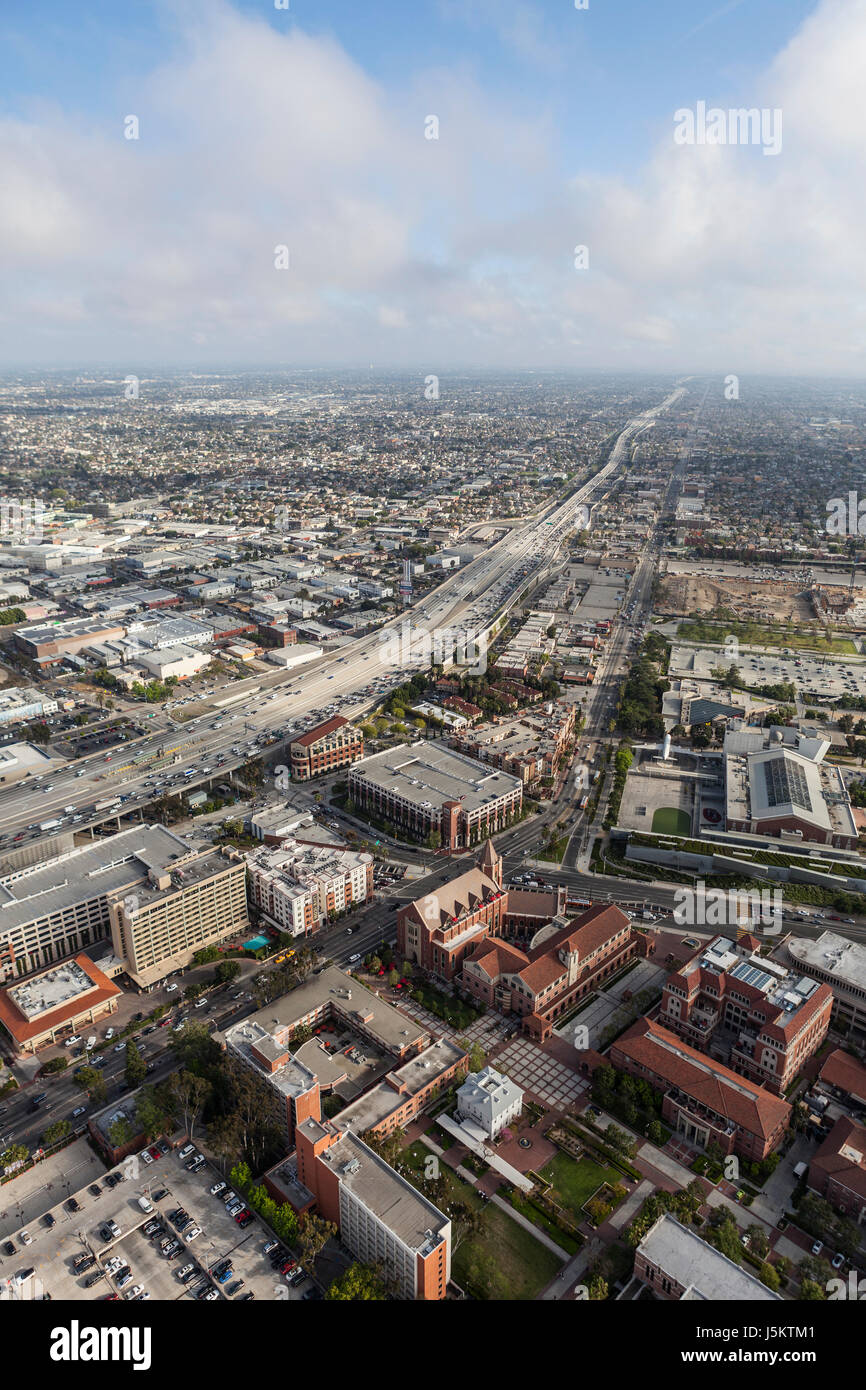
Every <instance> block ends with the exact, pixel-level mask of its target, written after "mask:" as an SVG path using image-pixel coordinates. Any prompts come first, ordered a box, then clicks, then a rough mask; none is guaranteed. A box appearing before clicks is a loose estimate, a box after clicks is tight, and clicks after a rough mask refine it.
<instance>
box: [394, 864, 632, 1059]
mask: <svg viewBox="0 0 866 1390" xmlns="http://www.w3.org/2000/svg"><path fill="white" fill-rule="evenodd" d="M564 906H565V890H564V889H562V888H559V889H556V888H554V889H549V890H541V891H539V890H533V889H529V888H503V886H502V860H501V859H500V857H499V855H498V853H497V852H496V850H495V849H494V847H493V845H492V844H491V842H490V841H489V840H488V841H487V842H486V844H485V845H484V850H483V852H482V854H481V856H480V858H479V861H478V867H477V868H475V869H470V870H469V871H468V872H467V873H465V874H461V875H460V877H459V878H456V879H453V880H452V882H451V883H446V884H443V885H442V887H441V888H438V889H437V890H436V892H435V893H430V894H428V895H427V896H426V897H424V898H419V899H417V900H416V901H415V902H413V903H410V904H409V905H408V906H407V907H405V908H403V909H402V911H401V912H400V914H399V916H398V918H397V949H398V952H399V953H400V955H401V957H402V958H403V959H405V960H411V961H413V962H415V963H417V964H418V965H420V966H421V967H422V968H423V969H424V970H426V971H427V972H428V974H431V975H434V976H439V977H440V978H441V979H443V980H446V981H452V980H454V981H459V983H460V984H461V985H462V986H463V988H464V989H465V990H466V991H467V992H468V993H470V994H471V995H472V996H473V997H474V998H475V999H477V1000H479V1001H480V1002H482V1003H484V1004H486V1005H488V1006H489V1007H492V1008H496V1009H499V1010H501V1011H502V1012H503V1013H510V1014H516V1015H518V1016H519V1017H520V1018H522V1019H523V1027H524V1029H525V1031H527V1032H529V1033H531V1034H532V1035H533V1036H535V1037H539V1038H541V1039H542V1040H543V1039H544V1038H546V1037H548V1036H549V1034H550V1032H551V1031H552V1028H553V1024H554V1022H555V1021H556V1019H557V1018H560V1017H561V1016H562V1015H563V1013H564V1012H565V1011H566V1010H567V1009H569V1008H570V1007H572V1006H573V1005H574V1003H575V1002H576V1001H577V1000H579V999H581V998H583V997H584V995H585V994H587V993H588V992H589V991H590V990H591V989H593V988H595V987H597V985H598V983H599V981H601V980H604V979H607V978H609V977H610V976H611V975H612V974H613V973H614V972H615V971H616V970H618V969H620V968H621V967H622V966H623V965H624V964H625V963H626V962H627V961H629V960H630V959H631V958H632V957H633V956H635V955H637V954H648V953H649V952H650V950H651V949H652V938H649V937H645V936H643V935H642V934H641V933H639V932H637V931H635V929H634V928H633V927H632V925H631V922H630V921H629V919H628V917H626V915H625V913H623V912H621V911H620V909H619V908H618V907H612V906H611V907H609V906H605V905H598V906H596V907H590V909H589V910H588V911H587V912H584V913H582V914H581V915H580V916H579V917H577V918H576V919H575V920H574V921H572V922H568V921H567V920H566V919H565V917H564V916H562V913H563V909H564Z"/></svg>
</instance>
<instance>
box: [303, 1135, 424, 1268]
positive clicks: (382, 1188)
mask: <svg viewBox="0 0 866 1390" xmlns="http://www.w3.org/2000/svg"><path fill="white" fill-rule="evenodd" d="M322 1161H323V1162H325V1163H327V1164H328V1166H329V1167H330V1168H332V1169H333V1170H334V1172H335V1173H337V1174H339V1177H340V1181H341V1183H343V1184H345V1186H346V1187H347V1188H348V1189H349V1191H350V1192H351V1193H353V1195H354V1196H355V1197H357V1199H358V1201H360V1202H362V1203H363V1204H364V1206H365V1207H366V1208H367V1209H368V1210H369V1211H371V1212H373V1213H374V1215H375V1216H378V1217H379V1218H380V1220H382V1221H383V1222H384V1223H385V1224H386V1225H387V1226H388V1228H389V1229H390V1230H391V1231H393V1232H394V1235H395V1236H396V1237H397V1239H398V1240H401V1241H402V1242H403V1244H404V1245H406V1246H408V1247H409V1249H410V1250H413V1251H423V1252H424V1253H426V1252H427V1251H429V1250H432V1249H434V1248H435V1246H436V1244H437V1243H438V1241H439V1240H440V1239H442V1238H443V1237H444V1236H445V1235H447V1233H448V1232H449V1231H450V1228H451V1223H450V1221H449V1220H448V1218H447V1217H446V1216H443V1214H442V1212H441V1211H439V1209H438V1207H434V1205H433V1203H432V1202H428V1201H427V1200H426V1198H424V1197H422V1196H421V1194H420V1192H417V1191H416V1190H415V1188H414V1187H413V1186H412V1184H411V1183H408V1182H406V1180H405V1178H401V1177H400V1175H399V1173H396V1172H395V1171H394V1169H393V1168H391V1167H390V1166H389V1165H388V1164H387V1163H386V1162H385V1161H384V1159H381V1158H379V1156H378V1154H375V1153H374V1152H373V1150H372V1149H370V1148H368V1147H367V1145H366V1144H365V1143H363V1142H362V1141H361V1140H360V1139H358V1138H356V1136H355V1135H354V1134H352V1132H351V1131H350V1130H349V1131H346V1133H344V1134H343V1135H342V1137H341V1138H340V1139H338V1140H337V1142H336V1144H333V1145H332V1146H331V1148H330V1149H327V1150H326V1151H325V1152H324V1153H323V1154H322Z"/></svg>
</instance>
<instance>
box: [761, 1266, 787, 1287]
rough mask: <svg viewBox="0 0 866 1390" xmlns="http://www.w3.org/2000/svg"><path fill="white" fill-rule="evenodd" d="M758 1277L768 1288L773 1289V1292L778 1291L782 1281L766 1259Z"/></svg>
mask: <svg viewBox="0 0 866 1390" xmlns="http://www.w3.org/2000/svg"><path fill="white" fill-rule="evenodd" d="M758 1278H759V1279H760V1281H761V1283H762V1284H766V1286H767V1288H768V1289H772V1290H773V1293H776V1291H777V1290H778V1288H779V1287H780V1285H781V1283H782V1281H781V1279H780V1278H779V1275H778V1273H777V1271H776V1270H775V1269H774V1268H773V1266H772V1265H771V1264H768V1263H767V1262H766V1261H765V1262H764V1264H762V1265H761V1268H760V1272H759V1274H758Z"/></svg>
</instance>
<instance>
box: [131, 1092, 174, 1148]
mask: <svg viewBox="0 0 866 1390" xmlns="http://www.w3.org/2000/svg"><path fill="white" fill-rule="evenodd" d="M175 1104H176V1102H175V1101H174V1098H173V1096H172V1095H171V1094H170V1093H169V1091H168V1089H167V1086H166V1085H165V1084H163V1085H161V1086H160V1087H158V1088H156V1087H153V1086H142V1088H141V1090H140V1091H139V1093H138V1095H137V1096H136V1098H135V1111H136V1115H137V1116H138V1123H139V1127H140V1129H141V1130H142V1132H143V1134H144V1137H145V1139H147V1140H148V1141H149V1142H150V1143H152V1142H153V1140H154V1139H158V1138H159V1137H160V1135H161V1134H164V1133H165V1131H166V1129H167V1128H168V1125H169V1123H170V1122H171V1120H172V1118H173V1113H174V1106H175Z"/></svg>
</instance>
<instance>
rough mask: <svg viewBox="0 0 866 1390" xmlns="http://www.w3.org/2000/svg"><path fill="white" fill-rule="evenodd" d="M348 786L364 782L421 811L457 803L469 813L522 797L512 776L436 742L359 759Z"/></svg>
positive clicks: (517, 779) (398, 747)
mask: <svg viewBox="0 0 866 1390" xmlns="http://www.w3.org/2000/svg"><path fill="white" fill-rule="evenodd" d="M349 781H350V783H351V782H354V781H364V782H367V783H369V784H371V785H372V786H375V787H379V788H381V790H382V791H384V792H387V793H389V794H390V795H392V796H399V797H401V798H402V799H403V800H404V801H408V802H410V803H412V804H413V805H415V806H419V807H422V808H425V809H427V808H430V809H432V808H434V807H437V808H438V807H441V806H442V803H443V802H445V801H460V802H462V805H463V810H464V811H465V812H468V813H471V812H472V811H477V810H479V809H480V808H481V807H483V806H485V805H487V804H488V803H489V802H492V801H497V800H499V799H500V798H501V797H504V796H508V795H510V794H513V793H515V792H517V793H520V790H521V788H522V786H523V783H522V782H521V780H520V778H519V777H512V775H511V773H509V772H502V771H500V770H499V769H498V768H489V767H486V766H485V765H484V764H483V763H479V762H477V761H476V760H475V759H474V758H468V757H466V755H465V754H463V753H455V752H454V751H453V749H450V748H446V747H445V746H444V744H440V743H435V742H431V743H427V742H425V743H420V742H419V743H413V744H411V745H410V744H408V743H401V744H399V745H398V746H397V747H396V748H390V749H387V750H386V751H385V752H384V753H374V754H373V755H372V757H369V758H362V759H361V761H360V762H357V763H354V764H353V765H352V767H351V768H350V769H349Z"/></svg>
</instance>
